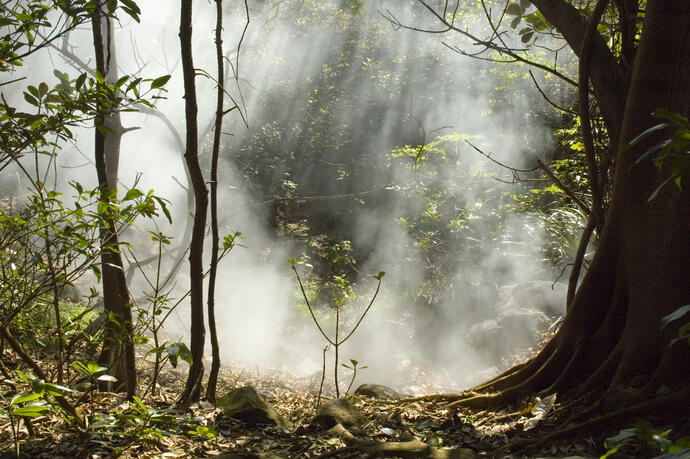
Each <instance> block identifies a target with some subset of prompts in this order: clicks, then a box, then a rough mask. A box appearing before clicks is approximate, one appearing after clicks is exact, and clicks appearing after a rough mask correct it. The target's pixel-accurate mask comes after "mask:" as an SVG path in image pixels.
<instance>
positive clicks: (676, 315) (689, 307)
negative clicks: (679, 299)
mask: <svg viewBox="0 0 690 459" xmlns="http://www.w3.org/2000/svg"><path fill="white" fill-rule="evenodd" d="M689 312H690V304H686V305H685V306H683V307H680V308H678V309H676V310H675V311H673V312H672V313H671V314H669V315H667V316H664V318H663V319H661V328H662V329H663V328H665V327H666V326H667V325H668V324H670V323H671V322H673V321H675V320H678V319H680V318H681V317H683V316H684V315H686V314H687V313H689Z"/></svg>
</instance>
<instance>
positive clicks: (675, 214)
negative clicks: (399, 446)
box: [457, 0, 690, 411]
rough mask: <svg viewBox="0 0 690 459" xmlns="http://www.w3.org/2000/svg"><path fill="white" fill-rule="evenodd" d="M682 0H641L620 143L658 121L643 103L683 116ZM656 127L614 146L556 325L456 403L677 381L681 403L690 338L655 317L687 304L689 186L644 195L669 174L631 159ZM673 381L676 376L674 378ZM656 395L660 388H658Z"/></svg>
mask: <svg viewBox="0 0 690 459" xmlns="http://www.w3.org/2000/svg"><path fill="white" fill-rule="evenodd" d="M689 76H690V2H687V1H686V0H655V1H650V2H648V4H647V11H646V15H645V20H644V24H643V29H642V38H641V42H640V46H639V49H638V51H637V57H636V61H635V67H634V71H633V74H632V81H631V86H630V91H629V94H628V98H627V101H626V104H625V107H621V112H622V113H624V120H623V124H622V131H621V137H620V141H619V144H620V145H626V144H627V143H628V142H630V140H631V139H633V138H634V137H635V136H637V135H638V134H640V133H641V132H643V131H644V130H646V129H647V128H649V127H650V126H652V125H654V124H657V123H658V120H655V119H654V118H653V117H652V116H651V112H652V111H654V110H656V109H658V108H667V109H669V110H671V111H674V112H679V113H681V114H682V115H684V116H686V117H687V116H688V115H690V77H689ZM668 134H669V133H668V132H661V133H658V134H657V135H656V136H653V138H650V139H649V140H647V141H646V142H644V143H641V144H639V145H636V146H635V147H634V148H630V149H627V150H625V149H619V150H618V156H617V160H616V161H617V167H616V176H615V180H614V190H613V195H612V200H611V206H610V208H609V213H608V216H607V220H606V223H605V225H604V229H603V233H602V236H601V242H600V245H599V249H598V250H597V252H596V254H595V256H594V259H593V261H592V265H591V267H590V269H589V271H588V272H587V274H586V275H585V278H584V279H583V282H582V285H581V286H580V289H579V290H578V292H577V294H576V296H575V298H574V300H573V303H572V306H571V307H570V308H569V309H568V312H567V315H566V317H565V320H564V323H563V326H562V327H561V329H560V331H559V332H558V334H557V335H556V336H555V337H554V339H553V340H552V341H551V342H549V343H548V344H547V346H546V347H545V348H544V349H543V350H542V352H541V353H539V354H538V355H537V356H536V357H535V358H533V359H532V360H531V361H530V362H528V364H527V365H525V366H524V367H523V368H521V369H518V370H515V371H509V372H507V373H505V374H504V375H502V376H499V377H498V378H495V379H494V380H492V381H490V382H489V383H486V384H484V385H482V386H479V387H478V388H477V389H478V390H485V389H492V388H493V389H498V390H501V392H500V394H493V395H480V396H474V395H469V396H467V397H466V398H464V399H463V400H460V401H458V402H457V403H458V404H465V405H471V406H489V405H494V404H496V403H500V401H501V400H506V399H508V400H516V399H518V398H520V397H522V396H524V395H526V394H528V393H533V392H538V391H545V392H559V393H570V394H571V395H580V394H584V393H586V392H589V391H591V390H600V391H602V394H604V395H602V396H608V395H611V396H612V395H614V390H613V389H615V387H616V386H618V385H627V386H633V387H636V388H637V389H639V390H638V391H636V392H635V393H634V394H633V396H632V398H633V399H634V400H643V399H647V400H648V399H649V398H650V397H652V398H653V397H657V396H658V395H659V394H658V393H657V391H658V389H659V388H660V386H662V385H664V386H666V387H668V388H672V389H671V390H672V391H675V390H676V389H678V388H680V390H679V391H677V392H672V394H673V393H675V394H682V395H683V397H684V398H685V399H686V401H687V402H688V403H685V405H683V404H680V405H679V404H674V406H672V407H671V408H673V407H675V408H678V409H684V410H686V411H687V410H688V407H689V406H690V400H687V398H688V395H687V394H688V383H690V373H689V372H688V371H687V368H688V365H689V364H690V347H688V346H687V344H686V343H685V342H678V343H676V344H675V345H674V346H669V341H670V340H671V339H672V338H673V337H674V335H676V333H677V329H678V324H672V325H670V326H668V327H666V328H665V329H661V327H660V322H661V319H662V318H663V317H664V316H666V315H668V314H669V313H671V312H673V311H674V310H676V309H677V308H679V307H681V306H683V305H685V304H688V303H690V265H689V264H688V260H690V237H689V236H688V235H689V234H690V193H688V192H687V191H680V190H677V189H673V190H670V191H667V192H666V193H664V194H662V195H660V196H659V197H657V198H656V199H655V200H653V201H651V202H650V201H648V199H649V197H650V196H651V194H652V192H653V191H654V190H655V189H656V187H657V186H658V185H659V184H660V183H661V182H662V181H663V180H665V179H666V178H667V177H668V176H669V170H668V169H669V168H668V167H664V168H662V170H660V171H659V170H657V169H656V168H655V167H654V165H653V164H652V162H651V161H645V162H643V163H640V164H635V161H636V160H637V159H638V158H639V157H640V156H641V155H642V154H644V153H645V152H646V151H647V150H648V149H649V148H650V147H651V146H653V145H655V144H656V143H658V142H659V141H661V140H663V139H664V138H665V136H668ZM677 384H679V385H677ZM659 399H661V397H660V396H659Z"/></svg>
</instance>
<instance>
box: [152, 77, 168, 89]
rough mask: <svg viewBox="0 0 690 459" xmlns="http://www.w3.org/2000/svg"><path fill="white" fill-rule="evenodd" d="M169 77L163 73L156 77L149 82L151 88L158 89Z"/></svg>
mask: <svg viewBox="0 0 690 459" xmlns="http://www.w3.org/2000/svg"><path fill="white" fill-rule="evenodd" d="M169 79H170V75H164V76H162V77H158V78H156V79H155V80H153V81H152V82H151V89H158V88H160V87H162V86H165V83H167V82H168V80H169Z"/></svg>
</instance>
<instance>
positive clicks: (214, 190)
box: [206, 0, 225, 403]
mask: <svg viewBox="0 0 690 459" xmlns="http://www.w3.org/2000/svg"><path fill="white" fill-rule="evenodd" d="M215 1H216V38H215V40H216V64H217V66H218V70H217V71H218V77H217V82H218V83H217V84H218V88H217V90H216V120H215V121H216V122H215V128H214V131H213V151H212V153H211V267H210V271H209V277H208V329H209V332H210V334H211V356H212V360H211V371H210V373H209V375H208V385H207V386H206V398H207V399H208V400H209V401H210V402H211V403H215V401H216V385H217V383H218V372H219V371H220V348H219V346H218V332H217V330H216V303H215V301H216V299H215V291H216V274H217V272H218V249H219V247H218V243H219V236H218V153H219V151H220V134H221V130H222V129H223V98H224V95H225V94H224V88H223V83H222V82H223V81H224V80H225V78H224V76H223V73H224V65H223V38H222V31H223V0H215Z"/></svg>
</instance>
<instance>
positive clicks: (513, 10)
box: [506, 3, 525, 16]
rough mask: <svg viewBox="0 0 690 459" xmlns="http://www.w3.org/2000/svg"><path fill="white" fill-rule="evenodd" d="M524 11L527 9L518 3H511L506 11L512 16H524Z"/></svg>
mask: <svg viewBox="0 0 690 459" xmlns="http://www.w3.org/2000/svg"><path fill="white" fill-rule="evenodd" d="M524 12H525V10H524V9H523V8H521V7H520V5H518V4H517V3H511V4H510V5H508V7H507V8H506V13H507V14H510V15H512V16H522V13H524Z"/></svg>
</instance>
